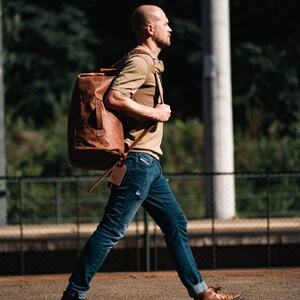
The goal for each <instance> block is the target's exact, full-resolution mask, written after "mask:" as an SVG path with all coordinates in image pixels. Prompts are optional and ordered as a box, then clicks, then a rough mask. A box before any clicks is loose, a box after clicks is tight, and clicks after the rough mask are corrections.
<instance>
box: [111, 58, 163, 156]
mask: <svg viewBox="0 0 300 300" xmlns="http://www.w3.org/2000/svg"><path fill="white" fill-rule="evenodd" d="M156 70H157V72H158V73H159V74H161V73H162V72H163V71H164V65H163V62H162V61H159V60H155V63H154V61H153V59H152V58H151V57H150V56H149V55H148V54H133V55H130V56H129V58H128V59H126V60H125V61H124V62H123V63H122V65H121V66H120V72H119V74H118V75H117V76H116V78H115V79H114V81H113V83H112V85H111V89H113V90H117V91H119V92H120V93H122V94H124V95H126V96H127V97H129V98H131V99H132V100H133V101H136V102H137V103H140V104H143V105H146V106H150V107H155V106H156V104H157V103H160V102H161V100H160V96H159V89H158V87H157V84H156V79H155V71H156ZM121 120H122V123H123V126H124V134H125V145H126V148H128V147H130V145H131V144H132V143H133V141H134V140H135V139H136V138H137V137H138V136H139V135H140V134H141V133H142V132H143V131H144V129H145V128H148V127H150V126H151V124H152V122H151V121H149V120H145V119H142V118H141V119H136V118H133V117H129V116H126V115H121ZM162 136H163V123H161V122H160V123H157V125H156V126H155V127H154V129H153V130H151V132H148V133H147V134H146V136H144V137H143V138H142V140H141V141H139V142H138V144H137V145H136V146H135V147H134V149H133V150H132V151H140V152H146V153H148V154H150V155H152V156H154V157H156V158H157V159H159V156H161V155H162V154H163V153H162V150H161V142H162Z"/></svg>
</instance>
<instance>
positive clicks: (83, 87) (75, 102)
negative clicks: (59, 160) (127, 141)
mask: <svg viewBox="0 0 300 300" xmlns="http://www.w3.org/2000/svg"><path fill="white" fill-rule="evenodd" d="M115 74H116V69H113V68H112V69H100V72H98V73H83V74H79V75H78V76H77V80H76V83H75V86H74V89H73V93H72V98H71V102H70V106H69V112H68V154H69V162H70V164H71V165H72V166H74V167H77V168H80V169H84V170H107V169H109V168H110V167H111V166H112V165H114V164H115V163H117V162H118V161H120V159H121V158H122V157H123V155H124V133H123V126H122V123H121V122H120V120H119V119H118V117H117V116H116V115H115V114H114V113H112V112H111V111H108V110H107V109H106V108H105V106H104V103H103V96H104V94H105V92H106V90H107V89H108V87H109V85H110V84H111V82H112V80H113V78H114V76H115Z"/></svg>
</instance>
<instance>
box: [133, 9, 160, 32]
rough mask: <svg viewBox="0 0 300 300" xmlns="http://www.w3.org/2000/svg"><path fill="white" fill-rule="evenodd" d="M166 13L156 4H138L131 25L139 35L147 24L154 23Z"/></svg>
mask: <svg viewBox="0 0 300 300" xmlns="http://www.w3.org/2000/svg"><path fill="white" fill-rule="evenodd" d="M163 16H165V13H164V12H163V10H162V9H161V8H160V7H158V6H155V5H141V6H138V7H137V8H136V9H135V10H134V11H133V13H132V17H131V26H132V30H133V32H134V34H135V35H136V36H139V35H140V34H141V33H142V32H143V31H144V29H145V27H146V25H148V24H153V23H154V22H155V21H158V20H159V19H161V18H162V17H163Z"/></svg>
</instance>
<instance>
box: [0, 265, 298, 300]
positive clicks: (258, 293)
mask: <svg viewBox="0 0 300 300" xmlns="http://www.w3.org/2000/svg"><path fill="white" fill-rule="evenodd" d="M202 274H203V276H204V278H205V280H206V282H207V283H208V284H209V285H212V286H222V287H223V290H224V291H243V293H244V299H245V300H271V299H272V300H280V299H283V300H300V268H281V269H253V270H218V271H209V270H207V271H202ZM68 276H69V275H37V276H3V277H0V300H59V299H60V297H61V294H62V291H63V289H64V288H65V286H66V283H67V280H68ZM89 299H91V300H102V299H103V300H118V299H119V300H124V299H131V300H142V299H151V300H160V299H168V300H172V299H174V300H175V299H176V300H181V299H182V300H183V299H186V300H188V299H191V298H189V296H188V295H187V293H186V290H185V288H183V286H182V285H181V282H180V281H179V279H178V277H177V274H176V273H175V272H149V273H141V272H140V273H136V272H133V273H128V272H127V273H98V274H97V275H96V276H95V278H94V279H93V281H92V286H91V289H90V292H89Z"/></svg>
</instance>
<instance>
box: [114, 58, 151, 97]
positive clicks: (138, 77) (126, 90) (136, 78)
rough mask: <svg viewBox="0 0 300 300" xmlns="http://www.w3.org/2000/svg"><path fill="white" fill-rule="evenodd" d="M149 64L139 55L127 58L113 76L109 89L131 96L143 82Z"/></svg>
mask: <svg viewBox="0 0 300 300" xmlns="http://www.w3.org/2000/svg"><path fill="white" fill-rule="evenodd" d="M148 67H149V64H148V62H147V61H146V60H145V59H143V58H142V57H139V56H134V57H131V58H129V59H128V60H127V61H126V62H125V63H124V65H123V67H122V69H121V71H120V72H119V74H118V75H117V76H116V77H115V79H114V81H113V83H112V85H111V87H110V89H113V90H117V91H119V92H120V93H122V94H124V95H125V96H127V97H129V98H131V97H132V95H133V94H134V93H135V92H136V91H137V90H138V89H139V88H140V87H141V86H142V84H143V83H144V82H145V79H146V76H147V72H148Z"/></svg>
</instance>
